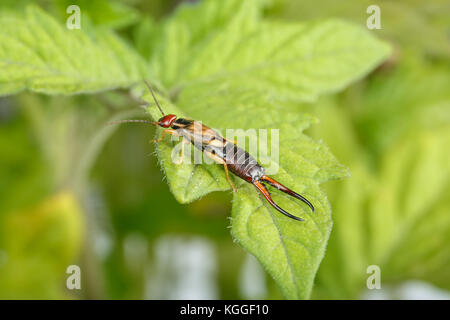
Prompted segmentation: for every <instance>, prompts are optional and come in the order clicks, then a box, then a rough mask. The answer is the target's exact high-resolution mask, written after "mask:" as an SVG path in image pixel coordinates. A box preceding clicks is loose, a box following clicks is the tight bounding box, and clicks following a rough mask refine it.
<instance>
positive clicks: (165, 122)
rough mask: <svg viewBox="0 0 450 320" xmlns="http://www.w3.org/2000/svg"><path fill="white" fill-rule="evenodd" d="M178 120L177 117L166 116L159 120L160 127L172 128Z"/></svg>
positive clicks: (172, 115)
mask: <svg viewBox="0 0 450 320" xmlns="http://www.w3.org/2000/svg"><path fill="white" fill-rule="evenodd" d="M176 118H177V116H176V115H174V114H168V115H167V116H164V117H162V118H161V119H159V120H158V125H159V126H160V127H163V128H170V126H171V125H172V123H173V122H174V121H175V119H176Z"/></svg>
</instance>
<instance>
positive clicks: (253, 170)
mask: <svg viewBox="0 0 450 320" xmlns="http://www.w3.org/2000/svg"><path fill="white" fill-rule="evenodd" d="M145 84H146V85H147V87H148V89H149V90H150V92H151V94H152V96H153V99H154V100H155V103H156V106H157V107H158V109H159V110H160V111H161V114H162V115H163V117H162V118H160V119H159V120H158V122H152V121H146V120H122V121H116V122H115V123H122V122H143V123H150V124H154V125H157V126H160V127H163V128H166V130H164V131H163V133H162V136H161V139H162V137H163V135H164V133H165V132H166V133H169V134H172V135H176V136H182V137H183V142H186V143H189V142H190V143H192V144H193V145H194V147H195V148H197V149H200V150H201V151H203V152H204V153H205V154H206V155H207V156H208V157H210V158H212V159H213V160H215V161H216V162H218V163H220V164H223V166H224V168H225V173H226V178H227V179H228V181H229V183H230V184H231V186H232V187H233V190H235V187H234V184H233V182H232V181H231V179H230V178H229V176H228V170H229V171H231V172H232V173H234V174H235V175H236V176H238V177H239V178H241V179H243V180H245V181H247V182H249V183H252V184H253V185H254V186H255V187H256V189H258V191H259V192H260V193H261V194H262V195H263V197H264V198H265V199H266V200H267V202H269V204H270V205H271V206H272V207H274V208H275V209H276V210H277V211H279V212H281V213H282V214H284V215H285V216H287V217H289V218H291V219H294V220H298V221H304V220H303V219H302V218H299V217H297V216H294V215H292V214H290V213H289V212H287V211H285V210H284V209H282V208H280V207H279V206H278V205H277V204H276V203H275V202H274V201H273V200H272V197H271V196H270V193H269V191H268V190H267V188H266V186H265V185H264V183H268V184H269V185H271V186H272V187H274V188H276V189H278V190H280V191H281V192H284V193H286V194H288V195H290V196H292V197H294V198H296V199H298V200H300V201H302V202H304V203H306V204H307V205H308V206H309V207H310V208H311V210H312V212H313V213H314V206H313V205H312V204H311V202H309V201H308V200H307V199H306V198H304V197H303V196H301V195H299V194H298V193H296V192H295V191H292V190H291V189H289V188H287V187H285V186H284V185H282V184H281V183H279V182H278V181H276V180H274V179H272V178H270V177H268V176H266V175H265V173H264V171H265V170H264V168H263V167H262V166H261V165H260V164H259V163H258V162H257V161H256V160H255V158H253V157H252V156H251V155H250V154H249V153H248V152H247V151H245V150H244V149H242V148H240V147H239V146H237V145H236V143H235V142H231V141H228V140H226V139H225V138H223V137H222V136H221V135H219V133H217V132H216V131H215V130H213V129H211V128H209V127H207V126H205V125H203V124H202V123H200V122H197V121H194V120H190V119H183V118H177V116H176V115H174V114H169V115H165V114H164V112H163V110H162V109H161V106H160V105H159V103H158V100H157V99H156V97H155V94H154V93H153V90H152V88H151V87H150V85H149V84H148V83H147V82H145ZM169 128H170V129H169ZM158 141H160V140H158ZM182 155H183V153H182Z"/></svg>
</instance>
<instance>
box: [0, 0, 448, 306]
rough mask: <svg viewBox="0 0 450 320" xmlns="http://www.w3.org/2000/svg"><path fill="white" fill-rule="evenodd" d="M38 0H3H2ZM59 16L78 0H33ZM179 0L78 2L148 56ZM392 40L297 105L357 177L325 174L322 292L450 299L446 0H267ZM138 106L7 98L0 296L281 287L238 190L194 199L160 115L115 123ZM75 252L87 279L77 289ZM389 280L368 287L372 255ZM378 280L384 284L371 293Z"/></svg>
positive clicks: (168, 294)
mask: <svg viewBox="0 0 450 320" xmlns="http://www.w3.org/2000/svg"><path fill="white" fill-rule="evenodd" d="M25 2H27V1H5V2H2V5H1V7H0V9H1V8H4V7H8V6H10V7H11V6H17V5H21V4H22V3H23V4H24V3H25ZM33 2H35V3H38V4H39V5H40V6H41V7H42V8H44V9H45V10H46V11H47V12H49V13H51V14H52V15H54V16H57V17H67V14H66V13H65V9H66V8H67V6H68V5H70V4H73V2H74V1H69V0H68V1H44V0H42V1H33ZM179 2H180V1H174V0H152V1H143V0H128V1H106V0H104V1H101V0H95V1H75V3H76V4H78V5H79V6H80V7H82V8H83V10H84V11H83V12H84V13H85V14H87V15H88V16H89V18H90V23H93V24H96V25H100V26H104V27H105V28H112V29H115V30H116V31H117V32H118V33H119V34H120V35H121V36H122V37H123V38H124V39H126V40H127V41H129V42H130V43H133V44H134V45H135V46H136V47H137V48H138V49H139V52H140V53H141V54H142V56H143V57H144V58H148V57H149V55H150V54H151V51H152V43H151V42H148V41H147V39H146V38H145V37H144V36H143V35H145V34H146V29H147V28H149V26H152V25H154V24H157V23H158V22H159V21H161V19H163V18H164V17H166V16H167V15H169V14H170V13H171V12H172V11H173V10H174V9H175V8H176V7H177V5H178V4H179ZM370 4H378V5H380V7H381V25H382V29H381V30H373V31H372V32H374V33H375V34H376V35H377V36H378V37H380V38H383V39H386V40H387V41H389V42H390V43H391V44H392V45H393V48H394V54H393V55H392V57H391V58H390V59H389V60H388V61H386V62H385V63H384V64H383V65H382V66H380V67H379V68H378V69H377V70H375V71H374V72H372V73H371V74H369V75H368V76H367V77H366V78H365V79H362V80H361V81H359V82H358V83H356V84H353V85H352V86H351V87H349V88H347V89H346V90H345V91H343V92H341V93H339V94H336V95H330V96H326V97H323V98H321V99H320V100H319V101H318V102H316V103H314V104H304V105H300V106H299V109H300V110H303V111H306V112H308V113H312V114H315V115H317V116H318V117H319V119H320V120H321V121H320V123H319V124H317V125H315V126H313V127H312V128H311V129H309V131H308V134H310V135H312V136H313V137H314V138H315V139H322V140H323V141H324V142H325V143H326V144H327V145H328V146H330V149H331V151H332V152H333V153H334V155H336V157H337V158H338V159H339V160H340V161H341V163H343V164H344V165H346V166H348V167H349V169H350V172H351V174H352V176H351V177H350V178H349V179H347V180H345V181H336V182H331V183H327V184H325V185H324V187H325V189H326V191H327V193H328V197H329V200H330V203H331V205H332V208H333V219H334V226H333V231H332V234H331V238H330V241H329V243H328V249H327V252H326V255H325V258H324V260H323V261H322V265H321V267H320V269H319V272H318V274H317V277H316V285H315V287H314V290H313V295H312V297H313V298H320V299H330V298H332V299H346V298H347V299H348V298H350V299H359V298H386V299H387V298H416V297H419V298H433V297H437V298H449V297H450V291H449V290H450V215H449V213H450V212H449V209H450V197H449V195H450V192H449V191H450V190H449V162H450V161H449V160H450V153H449V147H450V123H449V121H450V21H449V16H448V14H449V12H450V4H449V2H448V1H439V0H437V1H427V2H424V1H419V0H414V1H406V0H405V1H378V2H377V3H372V2H367V1H359V0H358V1H357V0H347V1H332V0H320V1H313V2H310V1H295V0H274V1H268V7H267V10H266V12H265V14H266V15H267V17H269V18H276V19H285V20H296V21H305V20H316V19H319V20H320V19H327V18H331V17H338V18H341V19H345V20H348V21H352V22H354V23H356V24H360V25H361V26H363V27H365V25H366V19H367V18H368V16H369V15H368V14H367V13H366V8H367V7H368V6H369V5H370ZM125 115H126V116H128V117H129V118H132V117H143V116H145V114H144V111H143V110H142V109H140V108H139V102H138V101H136V100H134V99H133V98H131V97H130V96H129V95H128V94H127V92H122V91H115V92H105V93H99V94H95V95H77V96H66V97H62V96H55V97H48V96H43V95H38V94H31V93H27V92H23V93H20V94H18V95H15V96H9V97H2V98H0V168H1V171H0V230H1V231H0V298H2V299H15V298H31V299H36V298H40V299H66V298H67V299H71V298H81V299H85V298H99V299H103V298H114V299H177V298H187V299H188V298H192V299H196V298H199V299H278V298H282V296H281V295H280V293H279V290H278V288H277V287H276V284H275V283H274V282H273V280H272V279H271V278H270V277H269V276H267V275H266V274H265V272H264V270H262V268H261V266H260V265H259V264H258V262H257V261H256V260H255V259H254V258H252V257H251V256H249V255H247V254H246V253H245V251H244V250H242V249H241V248H240V247H239V246H238V245H237V244H235V243H233V241H232V238H231V235H230V233H229V228H228V227H229V220H228V216H229V215H230V210H231V198H232V197H231V194H230V193H223V192H222V193H219V192H216V193H213V194H210V195H208V196H206V197H204V198H203V199H201V200H199V201H196V202H194V203H192V204H190V205H180V204H178V203H177V202H176V201H175V199H174V197H173V196H172V195H171V193H170V192H169V188H168V186H167V184H166V182H165V181H164V177H163V174H162V173H161V171H160V168H159V166H158V163H157V160H156V157H155V156H154V154H153V152H154V146H153V144H152V143H150V140H151V139H153V136H154V128H152V127H148V126H140V125H130V126H126V125H124V126H121V127H120V128H117V127H112V126H107V127H105V126H104V124H105V122H107V121H109V120H112V119H115V118H116V117H118V116H120V117H123V116H125ZM73 264H75V265H79V266H80V267H81V270H82V288H81V290H68V289H67V288H66V279H67V277H68V274H66V268H67V267H68V266H69V265H73ZM372 264H375V265H379V266H380V267H381V270H382V290H378V291H377V290H372V291H368V290H367V289H365V288H366V279H367V277H368V274H367V273H366V268H367V266H368V265H372ZM374 291H377V292H376V293H375V292H374Z"/></svg>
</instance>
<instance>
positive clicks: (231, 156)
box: [207, 141, 264, 182]
mask: <svg viewBox="0 0 450 320" xmlns="http://www.w3.org/2000/svg"><path fill="white" fill-rule="evenodd" d="M207 149H208V148H207ZM211 149H212V150H214V153H215V154H216V155H218V156H219V157H221V158H222V159H224V160H225V162H226V164H227V166H228V169H229V170H230V171H231V172H233V173H234V174H235V175H237V176H239V177H241V178H242V179H244V180H246V181H248V182H252V181H255V180H259V179H260V178H261V177H262V176H263V175H264V168H263V167H261V166H260V165H259V164H258V162H257V161H256V159H255V158H253V157H252V156H251V155H250V154H249V153H248V152H247V151H245V150H244V149H242V148H240V147H238V146H237V145H235V144H233V143H231V142H228V141H226V143H225V146H223V147H221V148H219V147H214V146H213V147H212V148H211ZM212 150H211V151H212Z"/></svg>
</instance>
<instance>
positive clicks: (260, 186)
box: [253, 181, 304, 221]
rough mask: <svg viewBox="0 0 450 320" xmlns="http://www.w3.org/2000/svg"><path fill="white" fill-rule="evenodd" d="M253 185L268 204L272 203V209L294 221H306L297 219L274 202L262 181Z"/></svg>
mask: <svg viewBox="0 0 450 320" xmlns="http://www.w3.org/2000/svg"><path fill="white" fill-rule="evenodd" d="M253 185H254V186H255V187H256V189H258V190H259V192H261V194H262V195H263V196H264V198H266V200H267V202H269V203H270V205H271V206H272V207H274V208H275V209H277V210H278V211H279V212H281V213H282V214H284V215H285V216H288V217H289V218H291V219H294V220H298V221H304V220H303V219H302V218H299V217H296V216H294V215H292V214H290V213H289V212H286V211H284V210H283V209H281V208H280V207H279V206H278V205H277V204H276V203H275V202H274V201H273V200H272V197H271V196H270V193H269V191H267V188H266V187H265V186H264V185H263V184H262V183H261V182H260V181H254V182H253Z"/></svg>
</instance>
